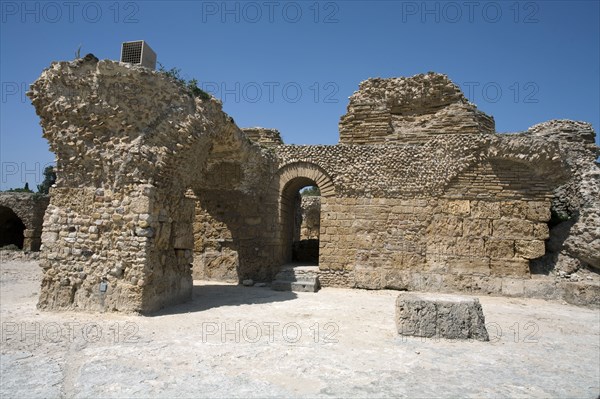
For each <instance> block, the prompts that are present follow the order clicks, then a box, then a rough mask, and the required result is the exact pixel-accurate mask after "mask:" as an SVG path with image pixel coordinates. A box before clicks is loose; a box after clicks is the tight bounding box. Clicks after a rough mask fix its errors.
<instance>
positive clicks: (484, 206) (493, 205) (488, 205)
mask: <svg viewBox="0 0 600 399" xmlns="http://www.w3.org/2000/svg"><path fill="white" fill-rule="evenodd" d="M471 216H472V217H474V218H486V219H498V218H500V203H499V202H492V201H471Z"/></svg>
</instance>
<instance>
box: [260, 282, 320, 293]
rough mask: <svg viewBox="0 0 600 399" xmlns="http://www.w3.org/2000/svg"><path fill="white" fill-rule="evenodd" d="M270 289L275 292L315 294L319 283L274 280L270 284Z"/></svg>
mask: <svg viewBox="0 0 600 399" xmlns="http://www.w3.org/2000/svg"><path fill="white" fill-rule="evenodd" d="M271 288H272V289H274V290H275V291H293V292H317V291H318V290H319V281H318V280H315V281H312V282H311V281H289V280H274V281H273V282H272V283H271Z"/></svg>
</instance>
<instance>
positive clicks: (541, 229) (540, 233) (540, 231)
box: [533, 223, 550, 240]
mask: <svg viewBox="0 0 600 399" xmlns="http://www.w3.org/2000/svg"><path fill="white" fill-rule="evenodd" d="M533 238H537V239H538V240H547V239H548V238H550V229H549V228H548V225H547V224H546V223H536V224H534V225H533Z"/></svg>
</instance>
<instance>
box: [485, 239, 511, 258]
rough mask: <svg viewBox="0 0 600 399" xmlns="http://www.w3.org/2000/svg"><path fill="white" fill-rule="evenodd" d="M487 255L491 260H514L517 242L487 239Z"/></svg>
mask: <svg viewBox="0 0 600 399" xmlns="http://www.w3.org/2000/svg"><path fill="white" fill-rule="evenodd" d="M485 254H486V255H487V256H489V257H491V258H512V257H514V256H515V241H514V240H503V239H497V238H486V240H485Z"/></svg>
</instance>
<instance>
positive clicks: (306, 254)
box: [282, 177, 321, 265]
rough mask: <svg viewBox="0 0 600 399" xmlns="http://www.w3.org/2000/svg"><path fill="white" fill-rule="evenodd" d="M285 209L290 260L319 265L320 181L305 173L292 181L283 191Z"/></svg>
mask: <svg viewBox="0 0 600 399" xmlns="http://www.w3.org/2000/svg"><path fill="white" fill-rule="evenodd" d="M282 213H283V216H284V218H283V223H284V226H283V228H284V240H285V242H284V245H285V249H286V251H285V253H286V261H287V262H291V263H303V264H306V265H318V264H319V234H320V225H321V193H320V190H319V187H318V185H317V183H316V182H315V181H314V180H312V179H309V178H305V177H296V178H294V179H292V180H291V181H290V182H288V184H287V185H286V186H285V188H284V190H283V193H282Z"/></svg>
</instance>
